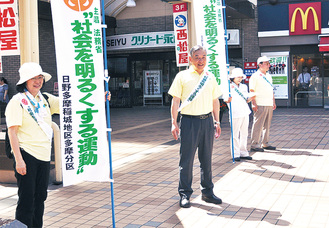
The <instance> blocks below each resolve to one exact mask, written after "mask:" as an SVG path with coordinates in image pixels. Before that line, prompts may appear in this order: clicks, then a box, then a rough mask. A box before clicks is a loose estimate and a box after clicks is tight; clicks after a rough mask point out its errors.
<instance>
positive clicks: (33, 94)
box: [6, 62, 59, 227]
mask: <svg viewBox="0 0 329 228" xmlns="http://www.w3.org/2000/svg"><path fill="white" fill-rule="evenodd" d="M19 75H20V80H19V82H18V83H17V87H16V89H17V91H18V93H17V94H16V95H15V96H13V98H12V99H11V100H10V101H9V103H8V105H7V109H6V122H7V127H8V135H9V139H10V145H11V148H12V153H13V155H14V169H15V176H16V179H17V185H18V202H17V208H16V216H15V217H16V219H17V220H18V221H20V222H22V223H24V224H25V225H27V226H28V227H42V223H43V213H44V201H45V200H46V198H47V188H48V182H49V170H50V154H51V142H52V135H53V131H52V128H51V122H52V120H51V115H52V114H54V113H59V99H58V97H55V96H53V95H51V94H46V97H47V99H45V97H44V96H43V95H42V94H41V92H40V89H41V88H42V86H43V84H44V83H45V82H47V81H48V80H50V78H51V75H50V74H48V73H45V72H43V71H42V69H41V67H40V65H39V64H37V63H33V62H29V63H24V64H23V65H22V66H21V68H20V69H19Z"/></svg>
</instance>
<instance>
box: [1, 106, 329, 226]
mask: <svg viewBox="0 0 329 228" xmlns="http://www.w3.org/2000/svg"><path fill="white" fill-rule="evenodd" d="M170 122H171V121H170V111H169V107H159V108H154V107H153V108H149V107H146V108H145V107H135V108H127V109H125V108H122V109H111V127H112V129H113V132H112V154H113V172H114V204H115V221H116V227H120V228H138V227H188V228H202V227H207V228H208V227H216V228H218V227H225V228H235V227H241V228H242V227H247V228H253V227H260V228H263V227H308V228H309V227H314V228H315V227H329V110H326V109H323V108H312V109H311V108H308V109H292V108H291V109H290V108H278V109H277V110H276V111H274V117H273V121H272V127H271V144H272V145H274V146H276V147H277V150H275V151H265V152H257V153H251V155H252V157H253V160H251V161H243V162H236V163H233V162H232V159H231V156H230V126H229V122H228V114H227V113H225V114H224V118H223V121H222V135H221V137H220V138H219V139H218V140H215V144H214V152H213V166H212V167H213V181H214V184H215V188H214V192H215V194H216V195H217V196H218V197H220V198H222V200H223V204H221V205H214V204H210V203H206V202H204V201H202V200H201V191H200V189H199V183H200V170H199V162H198V160H197V158H196V159H195V163H194V179H193V186H192V187H193V189H194V193H193V195H192V199H191V205H192V206H191V208H188V209H183V208H180V207H179V203H178V201H179V196H178V193H177V186H178V159H179V142H177V141H174V140H173V137H172V136H171V133H170V127H171V125H170ZM104 124H105V123H104ZM249 130H250V129H249ZM249 133H250V131H249ZM249 135H250V134H249ZM16 193H17V188H16V187H15V185H11V184H1V183H0V219H1V220H2V221H6V220H13V219H14V214H15V206H16V201H17V197H16ZM111 208H112V207H111V189H110V184H109V183H99V182H83V183H81V184H77V185H73V186H69V187H62V186H56V185H50V186H49V195H48V199H47V201H46V209H45V215H44V227H51V228H56V227H67V228H73V227H79V228H83V227H86V228H89V227H99V228H101V227H112V210H111Z"/></svg>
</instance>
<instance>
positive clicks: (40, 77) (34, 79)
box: [31, 75, 45, 81]
mask: <svg viewBox="0 0 329 228" xmlns="http://www.w3.org/2000/svg"><path fill="white" fill-rule="evenodd" d="M44 79H45V76H43V75H39V76H36V77H34V78H31V80H33V81H39V80H44Z"/></svg>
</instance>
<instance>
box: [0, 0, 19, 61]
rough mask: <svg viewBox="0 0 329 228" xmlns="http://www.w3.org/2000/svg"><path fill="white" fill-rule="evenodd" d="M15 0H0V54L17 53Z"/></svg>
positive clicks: (17, 37)
mask: <svg viewBox="0 0 329 228" xmlns="http://www.w3.org/2000/svg"><path fill="white" fill-rule="evenodd" d="M17 9H18V8H17V1H14V0H0V54H1V56H7V55H19V54H20V53H19V35H18V10H17Z"/></svg>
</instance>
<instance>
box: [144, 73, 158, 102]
mask: <svg viewBox="0 0 329 228" xmlns="http://www.w3.org/2000/svg"><path fill="white" fill-rule="evenodd" d="M144 82H145V84H144V95H147V96H156V97H158V96H160V97H161V96H162V94H161V71H160V70H147V71H144Z"/></svg>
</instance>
